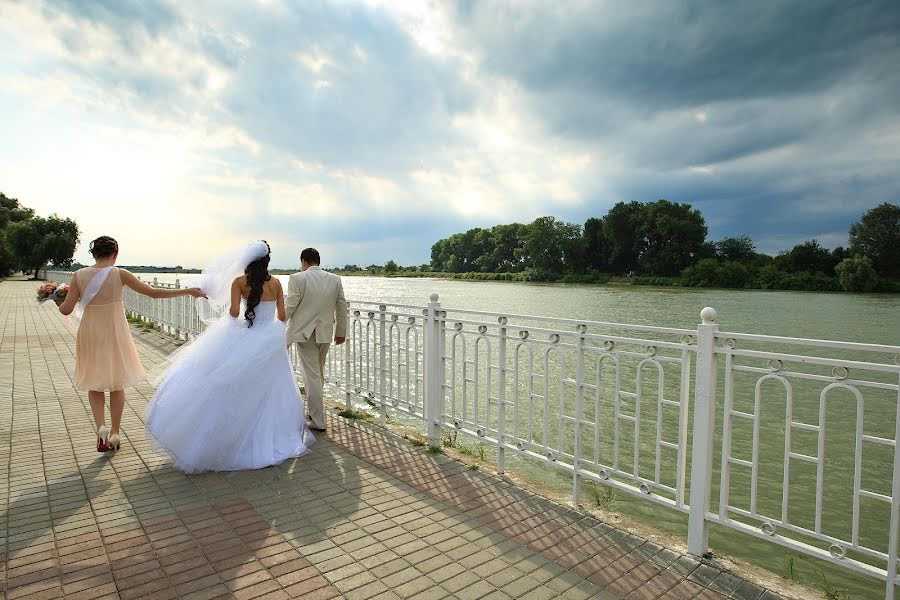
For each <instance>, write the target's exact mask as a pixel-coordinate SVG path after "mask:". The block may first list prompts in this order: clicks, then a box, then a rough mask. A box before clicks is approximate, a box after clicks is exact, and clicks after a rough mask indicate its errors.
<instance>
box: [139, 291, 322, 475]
mask: <svg viewBox="0 0 900 600" xmlns="http://www.w3.org/2000/svg"><path fill="white" fill-rule="evenodd" d="M255 310H256V319H255V320H254V322H253V327H247V322H246V321H245V320H244V318H243V316H241V317H239V318H237V319H232V318H229V317H225V318H224V319H221V320H219V321H216V322H215V323H214V324H213V325H211V326H210V327H209V328H207V330H206V331H204V332H203V334H202V335H200V336H199V337H198V338H197V339H196V340H194V341H193V342H192V343H191V344H189V345H187V346H185V347H184V348H183V349H182V350H180V351H179V352H177V353H176V354H175V355H174V356H173V358H172V359H171V362H170V363H169V365H168V367H167V369H166V371H165V373H164V374H163V376H162V379H161V381H160V383H159V387H158V389H157V391H156V394H155V395H154V397H153V400H151V401H150V404H149V405H148V406H147V411H146V421H145V422H146V426H147V433H148V436H149V437H150V439H151V441H152V444H153V446H154V448H156V449H157V450H160V451H162V452H164V453H165V454H167V455H168V456H169V457H170V458H171V459H172V461H173V462H174V464H175V466H176V467H177V468H179V469H181V470H182V471H185V472H188V473H195V472H200V471H233V470H239V469H258V468H261V467H266V466H269V465H276V464H279V463H281V462H283V461H284V460H286V459H288V458H291V457H294V456H299V455H300V454H303V453H304V452H306V450H307V447H308V446H309V445H310V444H311V443H312V442H313V441H315V440H314V438H313V437H312V435H311V434H310V432H309V430H308V429H307V428H306V423H305V419H304V413H303V398H302V397H301V396H300V390H299V388H298V387H297V381H296V379H295V377H294V372H293V369H292V368H291V364H290V359H289V358H288V353H287V349H286V347H285V342H284V336H285V326H284V323H282V322H281V321H278V320H276V319H275V302H274V301H271V302H261V303H260V304H259V305H258V306H257V307H256V309H255Z"/></svg>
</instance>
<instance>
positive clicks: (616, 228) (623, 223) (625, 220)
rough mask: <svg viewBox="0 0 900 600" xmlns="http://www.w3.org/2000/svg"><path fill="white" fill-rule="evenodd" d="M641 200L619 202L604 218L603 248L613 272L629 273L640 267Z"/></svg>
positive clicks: (608, 265) (607, 263) (607, 262)
mask: <svg viewBox="0 0 900 600" xmlns="http://www.w3.org/2000/svg"><path fill="white" fill-rule="evenodd" d="M643 207H644V205H643V204H641V203H640V202H629V203H627V204H626V203H624V202H619V203H617V204H616V205H615V206H613V207H612V208H611V209H609V212H608V213H606V216H605V217H604V218H603V224H602V226H601V227H602V230H603V248H604V249H605V250H606V265H607V267H608V268H609V270H610V271H612V272H613V273H628V272H629V271H631V270H634V269H637V267H638V256H639V255H640V250H641V248H640V233H639V231H638V229H639V227H640V222H641V212H642V210H643Z"/></svg>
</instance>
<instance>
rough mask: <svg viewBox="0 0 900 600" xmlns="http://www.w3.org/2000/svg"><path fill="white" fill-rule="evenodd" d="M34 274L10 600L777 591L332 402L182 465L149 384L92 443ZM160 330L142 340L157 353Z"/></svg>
mask: <svg viewBox="0 0 900 600" xmlns="http://www.w3.org/2000/svg"><path fill="white" fill-rule="evenodd" d="M35 288H36V284H34V283H33V282H25V281H6V282H0V463H2V464H3V465H4V467H6V468H4V469H2V470H0V600H5V599H9V600H18V599H19V598H27V599H29V600H42V599H52V598H59V597H63V596H64V597H66V598H72V599H79V598H86V599H91V600H98V599H105V598H123V599H126V600H130V599H132V598H135V599H136V598H148V599H151V598H152V599H168V598H176V597H177V598H185V599H198V600H199V599H205V598H218V597H222V598H237V599H239V600H249V599H251V598H257V597H258V598H266V599H268V598H309V599H326V598H335V597H346V598H351V599H359V600H363V599H368V598H378V599H391V598H416V599H419V598H421V599H439V598H462V599H476V598H490V599H491V600H495V599H505V598H532V599H549V598H567V599H584V598H602V599H610V600H613V599H616V598H629V599H632V598H636V599H653V598H672V599H685V600H687V599H692V598H699V599H718V598H724V597H730V598H741V599H746V600H758V599H759V598H765V599H766V600H774V599H777V596H775V595H774V594H771V593H770V592H765V591H764V590H762V589H760V588H758V587H756V586H754V585H752V584H750V583H748V582H745V581H742V580H740V579H738V578H736V577H734V576H732V575H730V574H728V573H725V572H720V571H719V570H717V569H715V568H714V567H712V566H709V565H704V564H700V563H698V562H696V561H695V560H693V559H691V558H689V557H685V556H680V555H678V554H676V553H674V552H672V551H670V550H667V549H665V548H662V547H660V546H658V545H655V544H652V543H650V542H646V541H645V540H643V539H640V538H638V537H635V536H633V535H629V534H626V533H622V532H620V531H617V530H615V529H612V528H610V527H609V526H607V525H604V524H603V523H600V522H599V521H597V520H595V519H593V518H591V517H588V516H586V515H584V514H581V513H579V512H577V511H574V510H570V509H567V508H565V507H562V506H559V505H556V504H553V503H551V502H549V501H547V500H544V499H542V498H540V497H538V496H535V495H533V494H531V493H529V492H526V491H523V490H521V489H518V488H515V487H513V486H511V485H509V484H507V483H506V482H503V481H501V480H499V479H496V478H493V477H490V476H488V475H486V474H482V473H478V472H474V471H470V470H468V469H467V468H466V467H465V466H464V465H461V464H459V463H456V462H454V461H452V460H450V459H448V458H446V457H443V456H437V457H430V456H427V455H425V454H424V453H422V452H420V451H417V450H416V449H413V448H411V447H410V446H409V445H408V443H407V442H405V441H404V440H401V439H399V438H397V437H395V436H393V435H391V434H390V433H387V432H384V431H381V430H379V429H377V428H375V427H372V426H368V425H365V424H356V425H354V424H348V423H347V422H345V421H344V420H342V419H339V418H337V417H334V416H331V417H330V420H329V423H328V424H329V429H330V430H329V433H328V434H327V435H319V436H318V442H317V443H316V444H315V445H314V446H313V451H312V452H311V453H309V454H308V455H306V456H303V457H301V458H299V459H296V460H292V461H288V462H286V463H285V464H282V465H280V466H278V467H271V468H267V469H261V470H258V471H243V472H235V473H211V474H203V475H185V474H183V473H180V472H178V471H176V470H174V469H172V468H171V467H170V466H169V465H167V464H166V461H165V459H164V458H162V457H160V456H158V455H156V454H154V453H153V452H152V451H151V450H150V447H149V445H148V442H147V440H146V439H145V438H144V430H143V422H142V412H143V408H144V406H145V404H146V403H147V400H148V399H149V398H150V397H151V395H152V393H153V389H152V387H151V386H150V385H149V384H146V383H144V384H141V385H140V386H138V387H136V388H134V389H129V390H128V391H127V398H128V405H127V407H126V410H125V416H124V419H123V433H124V440H123V449H122V450H121V451H120V452H119V453H117V454H115V455H105V456H101V455H98V454H97V453H96V451H95V450H94V441H95V440H94V433H93V425H92V421H91V417H90V410H89V408H88V404H87V398H86V395H85V394H81V393H79V392H76V391H75V390H74V389H73V387H72V381H71V377H72V372H73V368H74V345H75V344H74V336H73V334H72V332H71V331H70V329H69V328H68V327H67V324H66V321H65V320H64V319H63V318H62V317H61V316H60V315H59V313H58V312H57V311H55V310H53V307H52V306H47V305H45V306H39V305H37V304H36V303H35V302H34V300H33V298H34V293H35ZM159 341H160V338H157V340H156V342H159ZM165 345H166V344H165V343H155V342H154V339H153V336H150V337H147V338H145V339H140V340H139V344H138V349H139V352H140V353H141V356H142V359H143V360H144V362H145V364H146V365H147V366H148V367H149V366H152V365H154V364H158V363H159V362H160V361H161V360H162V359H163V357H164V356H165V352H166V348H165Z"/></svg>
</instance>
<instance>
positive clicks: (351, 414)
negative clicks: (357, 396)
mask: <svg viewBox="0 0 900 600" xmlns="http://www.w3.org/2000/svg"><path fill="white" fill-rule="evenodd" d="M338 416H339V417H344V418H345V419H351V420H355V419H365V418H366V413H364V412H362V411H361V410H356V409H353V408H345V409H343V410H341V411H339V412H338Z"/></svg>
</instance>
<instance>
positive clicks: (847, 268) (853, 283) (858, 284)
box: [835, 256, 878, 292]
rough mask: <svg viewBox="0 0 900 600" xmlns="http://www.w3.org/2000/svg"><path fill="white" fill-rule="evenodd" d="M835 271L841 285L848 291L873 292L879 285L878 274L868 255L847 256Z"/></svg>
mask: <svg viewBox="0 0 900 600" xmlns="http://www.w3.org/2000/svg"><path fill="white" fill-rule="evenodd" d="M835 271H836V272H837V275H838V279H839V280H840V282H841V287H843V288H844V290H846V291H848V292H871V291H872V290H874V289H875V288H876V287H878V274H877V273H876V272H875V267H873V266H872V259H870V258H869V257H868V256H851V257H850V258H845V259H844V260H842V261H841V262H840V264H839V265H838V266H837V267H836V268H835Z"/></svg>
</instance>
